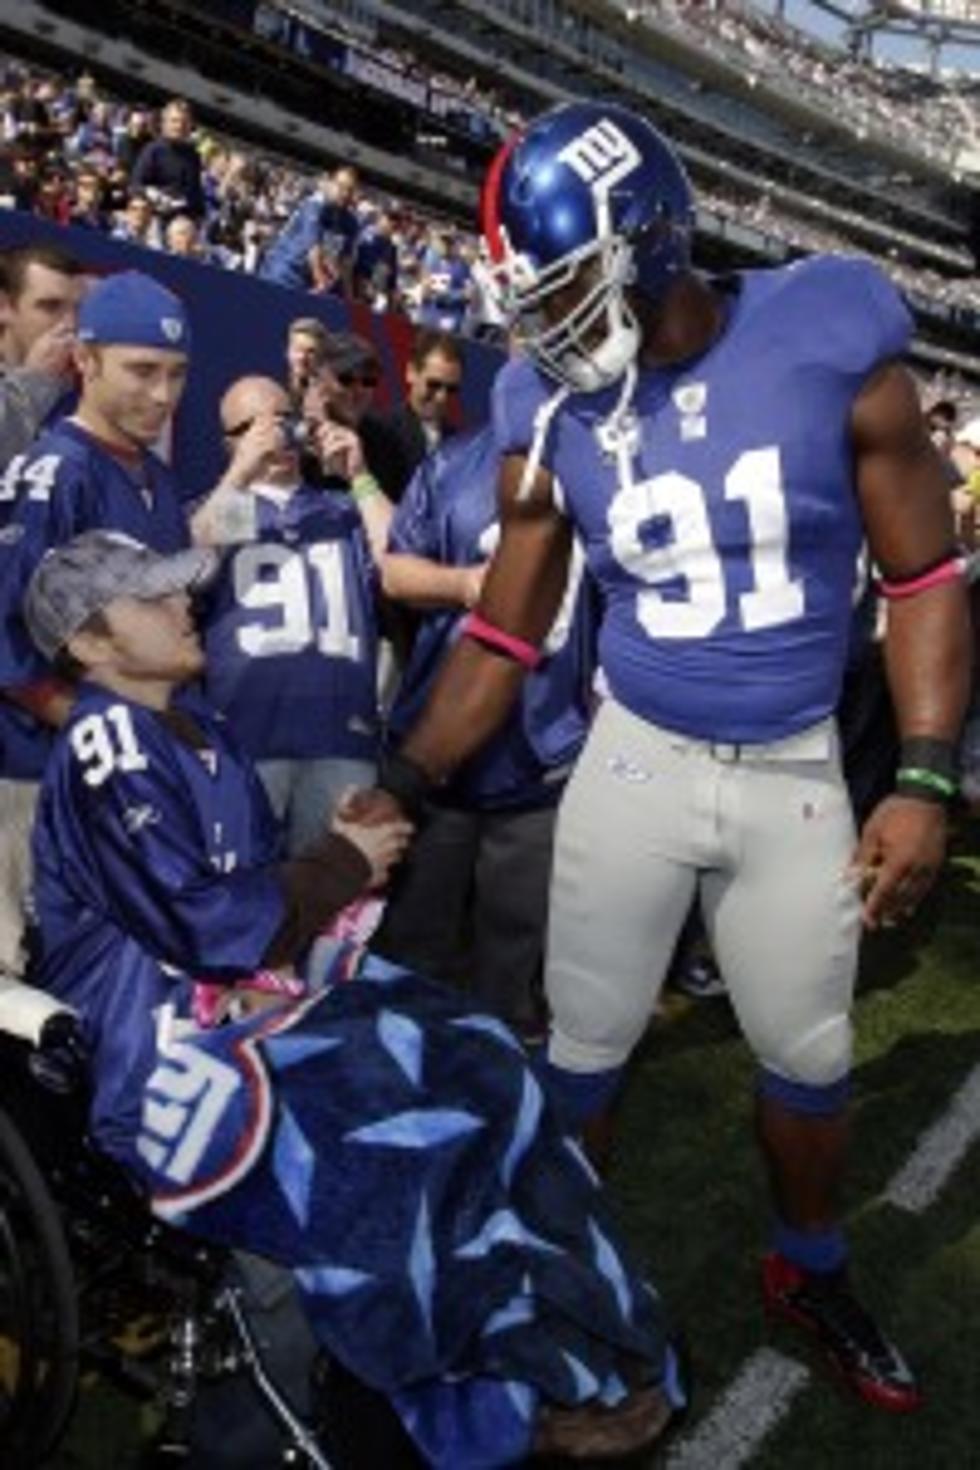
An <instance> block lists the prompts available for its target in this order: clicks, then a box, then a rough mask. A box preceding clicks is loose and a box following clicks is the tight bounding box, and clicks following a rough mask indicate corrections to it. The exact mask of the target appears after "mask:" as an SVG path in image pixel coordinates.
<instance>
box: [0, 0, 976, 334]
mask: <svg viewBox="0 0 980 1470" xmlns="http://www.w3.org/2000/svg"><path fill="white" fill-rule="evenodd" d="M726 14H727V12H726ZM0 82H2V86H0V131H2V140H3V145H4V147H3V165H2V171H0V199H2V200H3V201H5V202H6V203H7V204H8V205H9V206H12V207H15V208H19V209H27V210H31V211H33V212H34V213H36V214H39V215H41V216H44V217H46V218H49V219H53V220H56V221H57V222H58V223H62V224H74V225H79V226H82V227H83V228H88V229H96V230H100V231H102V232H104V233H106V234H110V235H113V236H115V237H117V238H119V239H123V240H127V241H130V242H131V243H135V244H140V245H143V246H145V247H147V248H150V249H162V250H166V251H169V252H170V253H173V254H179V255H184V256H188V257H191V258H194V259H197V260H199V261H201V262H202V263H207V264H211V265H216V266H221V267H224V268H229V269H235V270H242V271H246V272H259V273H261V274H267V275H270V276H271V278H273V279H280V278H283V279H285V277H281V273H280V274H279V275H277V274H276V272H275V271H273V270H271V269H269V267H268V262H269V260H270V258H272V257H274V256H275V255H276V254H281V244H282V241H283V239H284V237H285V236H286V235H288V233H289V232H290V231H293V232H294V233H295V232H297V231H298V232H299V234H300V235H302V226H303V211H304V210H305V211H306V215H307V218H309V217H310V211H311V210H313V211H314V212H315V211H316V210H317V209H319V208H321V207H322V206H321V204H320V203H318V201H321V200H327V199H329V198H330V197H331V196H332V194H333V192H334V191H335V188H336V178H335V175H339V174H345V175H347V176H348V179H347V182H346V183H345V185H344V189H345V191H346V193H347V194H348V195H349V199H348V204H349V209H348V210H347V223H346V224H345V230H344V233H345V235H346V237H347V239H346V243H345V251H346V261H345V265H344V269H343V270H342V271H341V270H337V271H336V272H335V278H334V279H331V280H328V279H327V274H326V273H320V274H318V275H317V276H316V278H315V279H311V280H310V281H309V283H308V284H309V285H310V286H311V288H313V289H321V290H335V291H340V292H342V293H344V294H351V293H353V294H354V295H356V296H357V298H358V299H360V300H363V301H366V302H367V303H368V304H369V305H371V306H372V307H373V308H374V309H376V310H378V311H401V312H403V313H405V314H407V315H408V316H409V317H410V318H411V319H412V320H413V321H415V322H416V323H418V324H419V325H422V326H426V327H433V328H438V329H441V330H448V331H455V332H462V333H464V334H470V335H477V336H485V337H487V338H490V339H493V338H495V337H496V336H497V335H498V332H499V317H498V315H497V314H496V312H495V310H494V305H493V301H492V297H491V294H490V292H489V291H488V290H487V287H486V281H485V276H484V274H483V269H482V266H481V262H480V259H479V252H478V245H477V239H476V236H475V235H474V234H472V233H469V232H467V231H465V230H462V229H460V228H459V227H458V226H456V225H454V224H451V223H450V222H448V221H447V220H444V219H442V220H440V219H435V218H432V217H431V216H429V215H426V214H425V213H424V212H423V211H422V210H420V208H419V207H418V206H417V205H415V204H411V203H409V202H407V201H405V200H403V199H395V198H392V197H390V196H387V195H384V194H382V193H381V192H379V191H378V190H376V189H373V188H372V187H370V186H369V185H367V184H365V182H364V181H363V180H361V179H360V178H359V177H358V176H357V174H356V172H355V171H354V170H351V169H338V170H335V171H334V173H333V174H331V173H329V172H328V173H325V174H322V175H320V176H314V175H312V174H311V173H310V172H309V170H307V169H305V168H303V167H302V166H301V165H298V164H297V163H295V162H287V161H285V160H283V159H282V158H275V157H272V156H269V155H264V154H262V153H260V152H259V151H257V150H255V149H254V148H251V147H249V148H245V147H243V146H242V145H241V144H240V143H238V142H236V141H234V140H232V139H230V138H227V137H224V136H220V135H218V134H217V133H214V132H212V131H211V130H210V129H206V128H202V127H200V126H198V125H197V124H196V122H195V119H194V117H193V115H192V113H191V109H190V107H189V105H188V104H187V103H186V102H183V101H181V100H179V99H175V100H173V101H172V102H170V103H168V104H167V105H166V106H165V107H164V108H163V109H162V111H161V112H160V113H159V115H157V113H156V112H155V111H154V109H152V108H151V107H149V106H146V105H139V104H132V103H124V102H120V101H118V100H114V99H112V98H110V97H109V96H107V95H106V94H105V93H104V91H103V90H101V89H100V88H98V87H97V86H96V84H95V82H94V80H93V78H92V77H91V76H88V75H85V74H83V75H81V76H80V77H78V78H77V79H73V80H70V79H66V78H63V77H62V78H60V77H55V76H51V75H47V74H44V73H41V72H39V71H37V70H36V69H34V68H30V67H26V66H24V65H22V64H21V63H19V62H15V61H9V62H8V63H7V64H6V66H5V67H4V69H3V72H2V77H0ZM700 197H701V202H702V206H703V207H704V209H705V210H706V211H709V212H711V213H713V214H714V215H716V216H720V217H722V218H724V219H728V220H734V221H737V222H739V223H741V224H743V225H746V226H750V227H755V228H756V229H759V230H761V231H763V232H764V233H766V234H768V235H769V236H771V237H773V238H774V239H775V240H777V241H781V242H783V243H785V244H788V245H789V246H791V247H792V248H793V249H795V250H804V251H814V250H836V251H840V250H844V251H853V250H854V248H855V247H854V242H853V240H851V239H849V238H848V237H847V235H846V234H845V233H844V231H843V230H840V231H838V230H835V229H834V228H833V226H832V224H830V223H826V224H824V223H817V222H816V221H814V220H812V219H803V218H801V217H799V216H798V215H794V213H793V212H792V210H791V209H790V208H789V207H788V206H787V205H786V204H785V203H784V202H783V201H781V200H779V199H778V198H776V197H774V196H772V195H770V194H769V193H768V192H766V191H765V189H764V188H763V189H762V190H761V191H760V192H759V193H758V194H757V195H755V196H754V197H749V196H748V194H746V193H744V192H743V193H740V192H738V191H736V190H735V189H731V190H721V189H716V190H713V191H704V190H702V191H701V194H700ZM345 207H346V206H345ZM869 253H870V252H869ZM875 258H876V259H877V260H878V263H879V264H880V265H882V266H883V267H884V269H886V270H887V271H888V272H889V274H891V275H892V276H893V277H894V278H895V279H896V280H897V281H898V282H899V284H900V285H901V286H902V287H903V288H905V289H908V290H911V291H912V292H914V293H915V294H916V295H917V296H918V297H919V298H920V299H921V298H925V299H929V300H932V301H935V302H938V303H940V304H943V305H949V306H966V307H971V306H972V307H977V306H980V290H978V287H977V282H976V278H975V277H974V278H969V279H956V278H951V277H948V276H945V275H942V274H940V273H939V272H938V271H934V270H929V269H924V268H922V267H920V266H917V265H912V264H911V263H910V262H909V261H907V260H905V259H903V258H902V251H901V247H900V246H896V247H895V249H894V250H892V251H890V252H889V253H888V254H887V255H886V254H881V255H876V256H875Z"/></svg>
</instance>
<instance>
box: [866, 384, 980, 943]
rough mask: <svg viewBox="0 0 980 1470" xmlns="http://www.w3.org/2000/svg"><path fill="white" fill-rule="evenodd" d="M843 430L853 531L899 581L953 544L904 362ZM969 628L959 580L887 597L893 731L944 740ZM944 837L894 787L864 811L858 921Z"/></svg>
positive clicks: (908, 885)
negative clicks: (853, 490)
mask: <svg viewBox="0 0 980 1470" xmlns="http://www.w3.org/2000/svg"><path fill="white" fill-rule="evenodd" d="M851 427H852V437H853V444H854V450H855V462H856V473H857V485H858V495H859V499H860V503H861V511H862V515H863V519H864V524H865V529H866V531H867V536H868V542H869V545H870V547H871V554H872V557H873V559H874V561H875V562H876V563H877V565H878V566H879V567H880V569H881V572H882V574H883V576H884V577H885V579H886V580H889V581H901V580H902V579H903V578H906V579H907V578H909V577H913V576H914V575H915V574H916V573H918V572H920V571H922V570H923V569H924V568H927V567H931V566H934V565H936V564H938V563H940V562H942V560H943V559H944V558H945V557H948V556H949V554H950V551H951V550H952V547H953V542H954V533H953V523H952V516H951V512H950V505H949V492H948V489H947V487H946V485H945V483H944V480H943V474H942V469H941V465H940V461H939V458H938V456H937V454H936V452H935V450H934V448H933V446H932V444H931V443H930V440H929V436H928V432H927V430H926V426H925V424H924V421H923V418H922V414H921V411H920V409H919V404H918V397H917V394H916V391H915V386H914V384H913V382H912V379H911V377H910V376H909V374H908V373H907V372H906V371H905V369H904V368H902V367H900V366H899V365H898V364H896V363H890V364H886V365H885V366H884V367H883V368H881V369H879V371H878V372H876V373H875V374H874V375H873V377H872V378H871V379H869V381H868V382H867V384H866V385H865V387H864V388H863V389H862V391H861V393H860V394H859V395H858V398H857V400H856V402H855V405H854V410H853V413H852V420H851ZM969 637H970V632H969V618H968V613H967V599H966V590H965V587H964V584H963V582H962V580H961V579H959V578H957V579H956V580H953V581H946V582H943V583H941V584H940V585H937V586H934V587H930V588H928V589H927V590H926V591H923V592H920V593H917V594H916V595H915V596H911V597H907V598H897V599H892V600H890V601H889V604H888V621H887V631H886V639H885V658H886V665H887V670H888V682H889V685H890V688H891V693H892V699H893V701H894V704H895V713H896V718H897V721H898V729H899V735H900V737H901V739H903V740H907V739H909V738H910V737H913V736H922V735H924V736H931V737H933V738H936V739H940V740H946V741H955V740H956V738H957V736H958V734H959V730H960V726H961V724H962V721H963V715H964V711H965V709H966V702H967V697H968V692H969V678H970V645H969ZM945 844H946V814H945V810H944V808H943V807H942V806H940V805H937V804H935V803H928V802H925V801H920V800H917V799H915V798H911V797H908V796H898V795H896V796H890V797H888V798H887V799H886V800H885V801H883V802H882V803H881V805H880V806H879V807H877V808H876V810H875V811H874V812H872V814H871V816H870V818H869V819H868V821H867V823H866V824H865V828H864V831H863V832H862V834H861V840H860V844H859V847H858V854H857V862H858V864H859V866H860V867H861V869H862V871H863V872H864V874H865V879H866V883H867V893H866V898H865V908H864V915H865V922H866V923H867V924H868V926H869V927H871V928H874V927H876V926H877V925H878V924H879V923H880V922H882V920H889V919H894V918H897V917H900V916H902V915H903V914H907V913H909V912H911V911H912V909H914V908H915V906H916V904H917V903H918V902H919V900H920V899H921V898H922V896H923V894H924V893H925V892H926V891H927V889H928V888H929V886H930V885H931V883H932V882H933V880H934V878H935V876H936V873H937V872H938V870H939V867H940V865H941V863H942V859H943V854H944V851H945Z"/></svg>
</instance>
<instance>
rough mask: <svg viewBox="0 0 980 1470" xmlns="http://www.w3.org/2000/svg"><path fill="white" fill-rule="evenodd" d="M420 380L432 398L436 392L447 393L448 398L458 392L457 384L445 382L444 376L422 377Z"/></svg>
mask: <svg viewBox="0 0 980 1470" xmlns="http://www.w3.org/2000/svg"><path fill="white" fill-rule="evenodd" d="M422 381H423V383H424V384H425V391H426V393H428V395H429V397H430V398H434V397H435V396H436V394H437V393H448V394H449V397H450V398H454V397H455V396H456V394H457V393H458V392H459V384H458V383H447V382H446V380H445V378H423V379H422Z"/></svg>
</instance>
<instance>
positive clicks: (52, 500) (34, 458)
mask: <svg viewBox="0 0 980 1470" xmlns="http://www.w3.org/2000/svg"><path fill="white" fill-rule="evenodd" d="M85 495H86V479H85V475H84V472H83V468H82V466H81V465H80V464H78V463H77V462H76V461H74V460H71V459H67V458H65V457H63V456H62V455H60V454H57V453H54V452H52V451H49V450H47V449H46V448H45V447H44V444H43V441H42V443H41V444H40V445H39V447H38V449H37V450H36V451H35V452H33V453H32V454H29V455H25V456H24V458H23V461H22V464H21V466H20V470H19V473H18V475H17V478H16V483H15V485H14V496H15V504H14V510H13V514H12V516H11V518H10V523H9V525H7V526H6V527H5V529H4V531H3V533H2V534H0V687H2V688H11V687H17V686H18V685H23V684H30V683H32V682H33V681H34V680H35V679H38V678H43V677H44V676H45V674H46V672H47V664H46V662H45V660H44V659H43V658H42V657H41V655H40V654H39V653H38V651H37V649H36V648H35V647H34V644H33V641H32V639H31V636H30V634H29V633H28V631H27V625H26V623H25V621H24V617H23V613H22V610H21V609H22V607H23V602H24V594H25V592H26V591H27V584H28V582H29V581H30V579H31V574H32V573H33V571H34V568H35V567H36V566H37V564H38V562H39V561H40V560H41V558H42V557H43V555H44V553H45V552H46V551H47V550H49V548H50V547H52V546H60V545H62V544H63V543H64V542H66V541H70V540H71V538H72V536H73V535H74V534H75V529H76V522H77V518H78V509H79V508H80V507H81V505H82V504H83V502H84V499H85Z"/></svg>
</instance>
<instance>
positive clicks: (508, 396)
mask: <svg viewBox="0 0 980 1470" xmlns="http://www.w3.org/2000/svg"><path fill="white" fill-rule="evenodd" d="M557 391H558V390H557V388H556V387H555V386H554V384H552V385H549V384H548V383H547V382H546V381H545V379H544V378H542V376H541V374H540V373H539V372H538V371H537V369H536V368H535V367H534V365H533V363H531V362H530V361H529V360H528V359H527V358H526V357H517V358H514V359H513V360H512V361H511V362H508V363H505V364H504V366H503V367H502V368H501V369H500V372H499V373H498V374H497V377H496V379H495V381H494V385H493V397H492V400H491V416H492V422H493V433H494V439H495V440H496V444H497V449H498V451H499V453H500V454H501V455H505V454H522V455H523V454H527V453H528V451H529V450H530V448H531V445H532V443H533V442H534V434H535V428H536V424H537V418H538V413H539V411H540V410H541V409H543V408H544V406H545V404H546V403H547V402H548V400H549V399H550V398H551V397H552V395H553V393H555V392H557ZM543 463H544V465H545V467H546V468H548V467H549V466H548V462H547V455H545V458H544V460H543Z"/></svg>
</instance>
